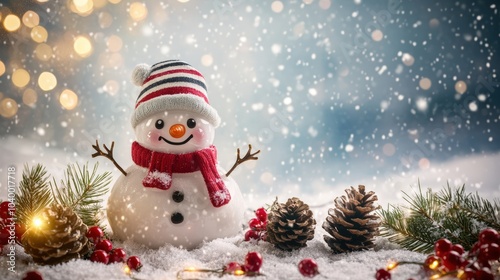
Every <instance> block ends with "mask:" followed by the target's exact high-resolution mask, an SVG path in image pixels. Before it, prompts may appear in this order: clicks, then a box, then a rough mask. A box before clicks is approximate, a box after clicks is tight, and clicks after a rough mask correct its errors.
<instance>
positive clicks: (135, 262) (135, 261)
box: [127, 256, 142, 271]
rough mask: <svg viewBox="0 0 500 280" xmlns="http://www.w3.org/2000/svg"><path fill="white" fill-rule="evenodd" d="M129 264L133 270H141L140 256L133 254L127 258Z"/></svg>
mask: <svg viewBox="0 0 500 280" xmlns="http://www.w3.org/2000/svg"><path fill="white" fill-rule="evenodd" d="M127 266H128V267H129V268H130V269H132V270H136V271H139V270H140V269H141V267H142V263H141V260H140V259H139V257H138V256H131V257H129V258H128V259H127Z"/></svg>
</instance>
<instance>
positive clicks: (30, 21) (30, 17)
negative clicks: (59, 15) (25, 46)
mask: <svg viewBox="0 0 500 280" xmlns="http://www.w3.org/2000/svg"><path fill="white" fill-rule="evenodd" d="M23 24H24V25H26V27H29V28H33V27H35V26H37V25H38V24H40V17H39V16H38V14H37V13H35V12H33V11H27V12H26V13H24V15H23Z"/></svg>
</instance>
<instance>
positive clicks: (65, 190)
mask: <svg viewBox="0 0 500 280" xmlns="http://www.w3.org/2000/svg"><path fill="white" fill-rule="evenodd" d="M98 166H99V164H95V165H94V167H93V169H92V172H91V173H90V172H89V167H88V165H87V164H85V165H84V166H83V168H82V167H80V166H79V165H78V164H76V166H75V165H69V166H68V168H67V169H66V173H65V176H64V179H63V180H61V186H62V187H58V186H57V183H56V181H55V179H54V180H53V183H51V187H52V189H53V192H54V196H55V200H56V202H57V203H59V204H61V205H64V206H66V207H70V208H72V209H73V210H74V211H75V212H76V213H77V214H78V216H80V218H81V219H82V220H83V222H84V223H85V224H86V225H88V226H92V225H96V224H99V223H100V219H99V217H98V214H99V211H100V209H101V208H102V206H101V203H102V199H101V198H100V197H101V196H102V195H104V194H106V193H107V192H108V185H109V183H110V182H111V173H109V172H104V173H103V174H97V168H98Z"/></svg>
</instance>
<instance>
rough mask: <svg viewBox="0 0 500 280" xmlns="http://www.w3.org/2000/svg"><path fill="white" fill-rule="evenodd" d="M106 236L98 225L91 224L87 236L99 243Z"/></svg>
mask: <svg viewBox="0 0 500 280" xmlns="http://www.w3.org/2000/svg"><path fill="white" fill-rule="evenodd" d="M103 237H104V232H103V231H102V229H101V228H100V227H98V226H91V227H89V230H88V231H87V238H88V239H90V241H92V242H94V244H97V243H98V242H99V241H100V240H101V239H102V238H103Z"/></svg>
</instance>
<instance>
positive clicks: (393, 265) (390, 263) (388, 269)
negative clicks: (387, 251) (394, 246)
mask: <svg viewBox="0 0 500 280" xmlns="http://www.w3.org/2000/svg"><path fill="white" fill-rule="evenodd" d="M398 265H399V263H398V262H394V261H391V262H389V264H387V266H386V270H387V271H390V270H393V269H395V268H396V267H397V266H398Z"/></svg>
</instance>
